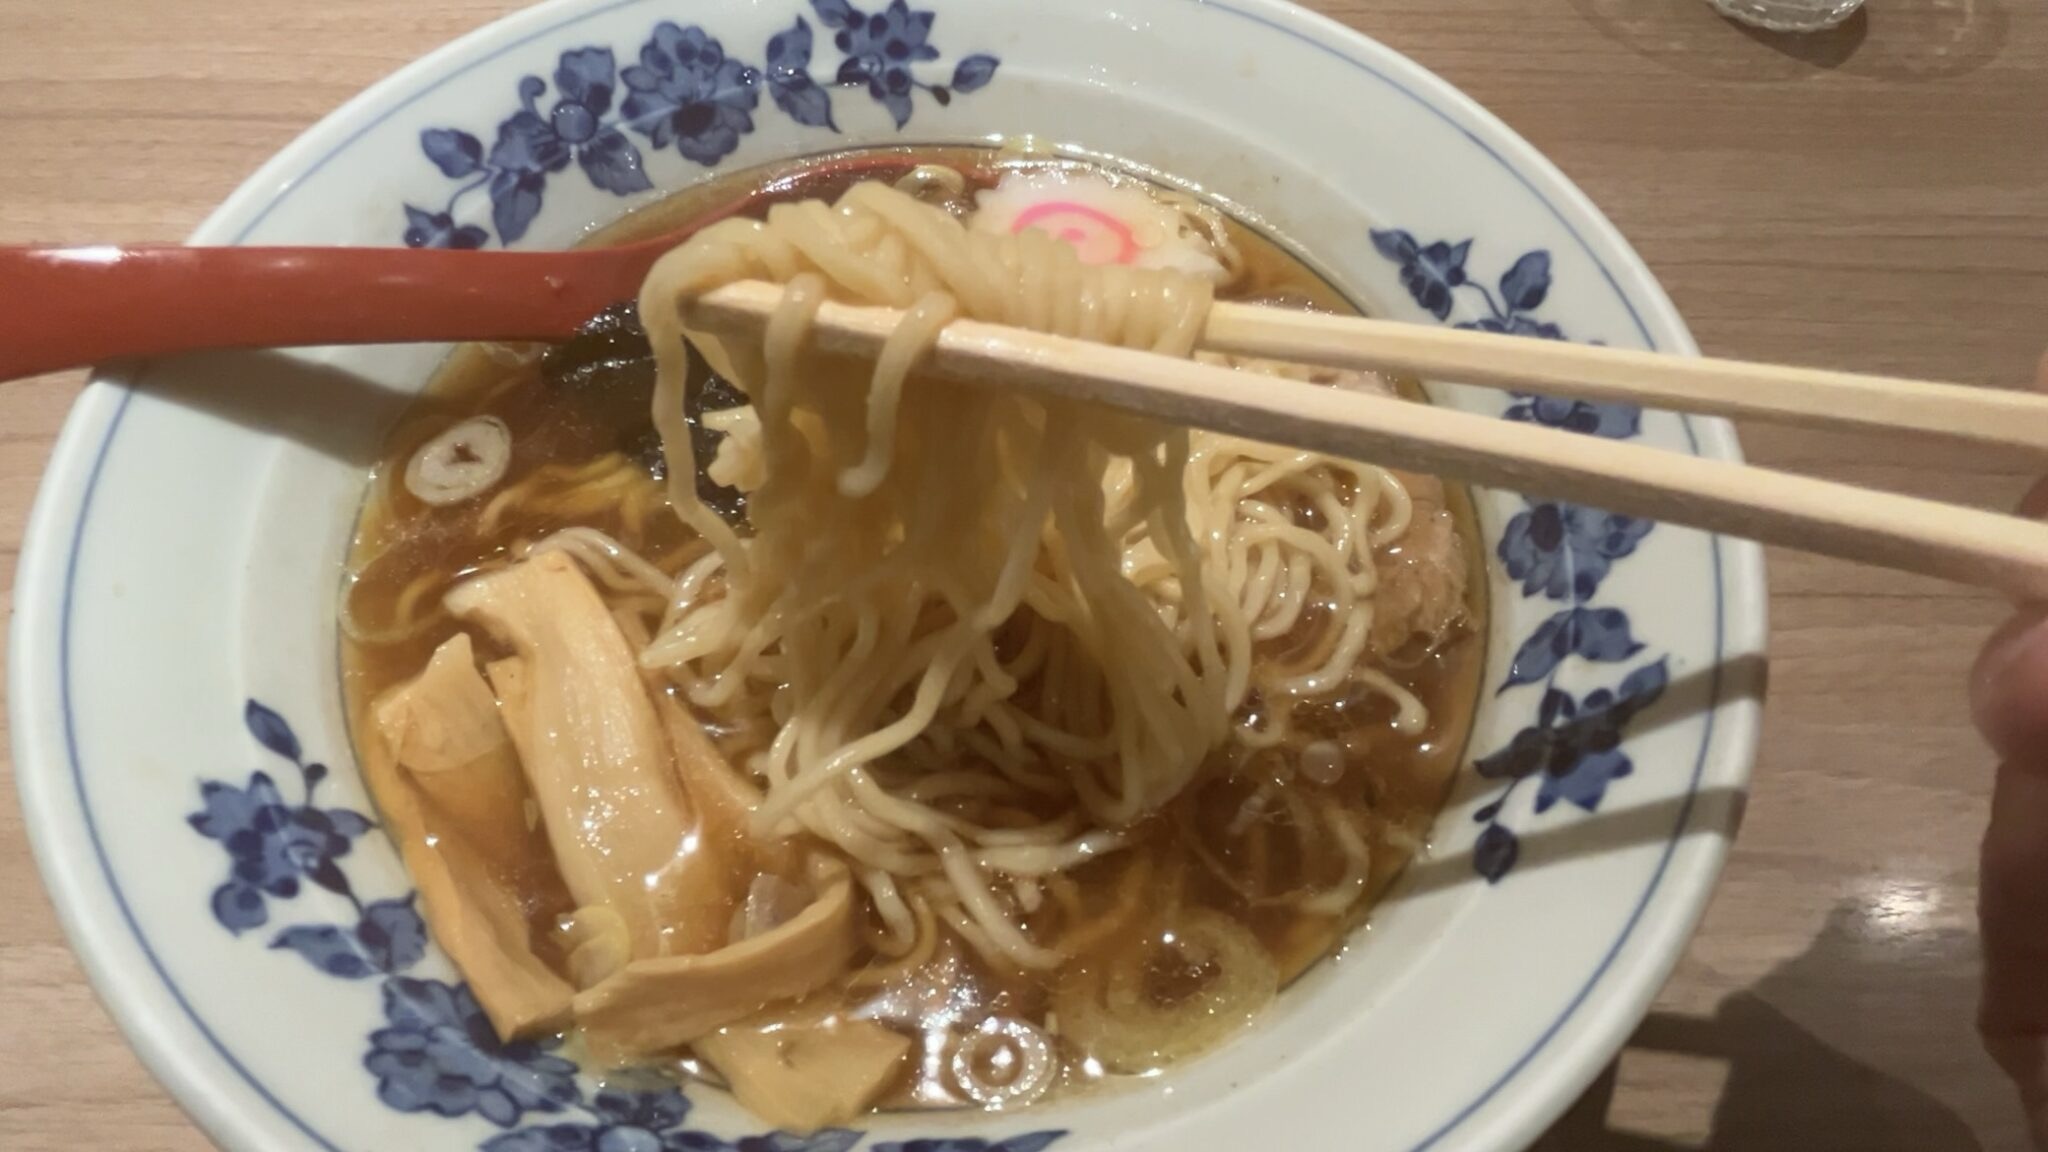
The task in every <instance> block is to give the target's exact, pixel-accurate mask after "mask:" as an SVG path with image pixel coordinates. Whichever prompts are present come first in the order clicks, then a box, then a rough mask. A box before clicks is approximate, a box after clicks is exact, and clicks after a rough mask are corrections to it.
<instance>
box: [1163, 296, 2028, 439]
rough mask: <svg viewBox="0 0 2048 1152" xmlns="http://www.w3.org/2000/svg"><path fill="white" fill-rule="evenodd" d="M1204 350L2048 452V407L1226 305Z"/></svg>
mask: <svg viewBox="0 0 2048 1152" xmlns="http://www.w3.org/2000/svg"><path fill="white" fill-rule="evenodd" d="M1200 343H1201V346H1202V347H1204V348H1208V349H1211V350H1213V351H1217V352H1234V353H1238V354H1240V355H1247V356H1264V357H1268V358H1270V359H1274V360H1291V361H1295V362H1298V363H1304V364H1324V365H1331V366H1335V367H1344V368H1374V369H1379V370H1382V371H1388V372H1400V373H1406V374H1409V375H1414V376H1423V377H1427V378H1429V379H1432V380H1446V381H1455V382H1457V383H1460V384H1485V385H1490V386H1493V387H1497V388H1514V389H1519V390H1522V391H1525V392H1540V393H1544V394H1546V395H1552V396H1570V397H1575V398H1578V399H1585V400H1621V401H1627V402H1630V403H1636V404H1643V405H1646V406H1649V407H1652V408H1671V409H1676V410H1678V411H1683V412H1703V413H1708V414H1711V415H1716V416H1742V417H1749V418H1752V419H1758V420H1771V421H1776V422H1780V423H1786V424H1795V425H1807V426H1816V427H1827V426H1834V427H1841V428H1852V429H1861V430H1866V431H1869V430H1899V431H1910V432H1913V433H1915V434H1916V435H1918V434H1926V435H1938V436H1947V437H1953V438H1956V439H1961V440H1967V441H1972V442H1975V443H1980V444H1999V445H2008V446H2014V447H2020V448H2030V449H2034V450H2037V451H2039V450H2043V449H2048V396H2043V395H2040V394H2038V393H2033V392H2006V391H2000V390H1997V389H1992V388H1975V387H1970V386H1967V385H1962V384H1937V383H1933V382H1931V381H1924V380H1907V379H1900V378H1896V377H1887V376H1859V375H1855V374H1853V373H1848V372H1830V371H1826V370H1823V369H1817V368H1793V367H1787V366H1783V365H1776V364H1750V363H1744V362H1741V361H1736V360H1705V359H1699V358H1695V357H1681V356H1666V355H1660V354H1658V353H1655V352H1642V351H1637V350H1634V349H1626V348H1603V347H1598V346H1593V345H1586V344H1568V343H1564V342H1562V341H1555V340H1530V339H1526V338H1524V337H1520V336H1508V335H1504V334H1500V333H1492V332H1472V331H1465V330H1461V329H1455V328H1434V327H1430V326H1428V325H1423V324H1403V323H1397V322H1394V321H1390V320H1361V319H1358V318H1356V317H1350V316H1330V315H1324V314H1319V313H1313V312H1296V311H1289V310H1287V309H1282V308H1262V307H1259V306H1257V305H1252V304H1227V303H1218V304H1216V305H1213V306H1212V307H1211V308H1210V310H1209V320H1208V323H1207V325H1206V326H1205V327H1204V328H1203V330H1202V336H1201V341H1200Z"/></svg>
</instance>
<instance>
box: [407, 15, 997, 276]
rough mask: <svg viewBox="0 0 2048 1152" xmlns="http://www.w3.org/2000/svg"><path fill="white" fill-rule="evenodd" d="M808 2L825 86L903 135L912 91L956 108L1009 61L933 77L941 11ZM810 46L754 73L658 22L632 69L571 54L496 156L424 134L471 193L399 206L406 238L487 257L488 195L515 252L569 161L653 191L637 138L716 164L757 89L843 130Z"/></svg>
mask: <svg viewBox="0 0 2048 1152" xmlns="http://www.w3.org/2000/svg"><path fill="white" fill-rule="evenodd" d="M810 6H811V12H812V14H813V15H815V16H816V17H817V18H818V22H819V23H821V24H823V25H824V26H825V28H826V29H827V30H828V31H830V33H831V36H832V45H833V47H834V48H835V49H837V51H838V52H839V54H840V61H839V65H838V68H837V69H836V70H835V71H834V73H833V75H832V79H831V81H830V84H831V85H832V86H835V87H839V88H842V89H853V88H865V89H866V90H867V93H868V96H869V97H870V98H871V99H872V100H874V101H875V103H877V104H879V105H881V106H882V107H883V108H884V109H886V110H887V111H888V113H889V116H890V119H892V120H893V121H894V122H895V124H896V127H898V128H902V127H903V126H904V125H906V124H908V123H909V122H910V118H911V115H912V113H913V112H914V111H915V95H916V93H918V92H923V93H925V94H926V95H928V96H929V97H931V99H932V100H933V101H934V102H936V103H938V104H939V105H941V106H944V105H947V104H950V103H952V101H953V97H954V96H956V95H960V94H964V93H969V92H975V91H978V90H980V89H982V88H985V87H987V86H988V83H989V82H990V81H991V80H993V79H994V78H995V74H996V68H997V67H998V66H999V65H1000V63H1001V61H999V60H998V59H997V58H996V57H994V56H992V55H989V54H987V53H975V54H973V55H969V56H965V57H962V58H961V59H960V60H959V61H958V62H956V63H955V64H954V65H953V69H952V73H951V76H950V78H949V79H946V80H942V81H933V80H929V79H925V78H923V77H921V76H920V74H919V66H920V65H928V64H930V63H931V62H933V61H935V60H938V59H939V50H938V48H937V47H936V46H935V45H933V44H932V43H931V42H930V39H931V31H932V25H933V23H934V22H935V20H936V16H935V14H934V13H932V12H928V11H923V10H920V9H915V8H912V7H910V5H909V4H908V3H906V0H889V4H888V6H887V7H885V8H883V9H881V10H879V11H876V12H863V11H861V10H860V9H858V8H855V7H854V6H853V5H852V4H850V3H848V2H847V0H810ZM814 46H815V36H814V33H813V32H812V29H811V24H810V22H809V21H808V20H806V19H804V18H803V17H802V16H798V17H797V18H796V21H795V23H793V24H792V25H790V26H789V27H788V28H786V29H783V30H782V31H780V32H777V33H775V34H774V35H773V36H770V37H769V38H768V43H767V44H766V45H765V46H764V49H763V52H762V56H761V59H762V61H763V63H762V64H760V65H754V64H749V63H747V62H746V61H744V60H742V59H740V58H739V57H737V56H733V55H729V54H728V53H727V51H726V47H725V45H724V44H723V43H722V42H721V41H720V40H719V39H718V37H716V36H714V35H712V34H711V33H710V32H707V31H705V30H704V29H703V28H702V27H700V26H698V25H695V24H691V25H688V26H682V25H678V24H675V23H673V22H670V21H664V22H662V23H661V24H658V25H656V26H655V28H654V31H653V33H652V34H651V35H650V36H649V37H648V39H647V41H646V42H645V43H643V44H642V45H640V48H639V51H638V53H637V54H636V56H635V57H634V60H635V61H636V62H635V63H629V64H627V65H626V66H625V67H624V68H621V67H620V66H619V62H618V58H617V56H616V55H614V53H613V52H612V50H611V49H610V48H606V47H598V46H593V47H585V48H576V49H573V50H571V51H567V52H564V53H562V54H561V57H560V61H559V63H558V65H557V67H556V68H555V73H554V77H553V81H554V84H553V95H552V97H551V96H550V94H549V84H548V81H546V80H543V79H541V78H540V77H539V76H527V77H524V78H522V79H521V80H520V81H519V86H518V95H519V108H518V110H517V111H515V112H513V113H512V114H511V115H510V116H509V117H507V118H506V119H504V120H503V121H500V122H499V124H498V134H497V138H496V140H495V141H494V142H493V143H492V144H491V146H490V147H489V148H488V149H487V148H485V146H484V142H483V140H482V138H481V137H479V136H477V135H475V134H473V133H471V132H468V131H464V130H462V129H459V128H429V129H427V130H426V131H424V132H422V133H421V134H420V148H421V150H422V151H423V152H425V153H426V157H427V159H428V160H430V161H432V162H433V165H434V167H436V168H438V169H440V171H441V174H442V175H443V176H446V177H448V178H449V179H451V180H460V181H463V183H462V184H461V185H459V186H458V187H456V188H455V190H454V191H452V192H450V193H449V195H448V199H447V201H446V202H445V203H443V204H442V205H441V206H440V207H439V208H431V207H429V208H422V207H418V206H416V205H412V204H407V205H405V206H404V208H405V229H404V232H403V239H404V241H405V243H406V244H407V245H408V246H410V247H414V248H481V247H483V246H484V245H485V244H487V243H489V242H490V240H491V233H490V231H489V230H487V229H485V228H483V227H481V226H479V225H476V224H465V223H458V222H457V215H458V212H457V209H458V208H459V206H460V205H461V203H462V201H464V200H465V199H467V198H469V196H470V195H471V194H472V193H475V192H479V191H481V192H483V193H484V194H485V195H487V196H488V197H489V198H490V203H491V225H492V227H493V228H495V229H496V230H497V239H498V243H500V244H505V245H509V244H514V243H517V242H518V241H519V240H520V238H522V237H524V236H525V235H526V231H527V229H528V228H529V227H531V226H532V224H533V221H534V218H535V217H537V216H539V215H540V210H541V207H542V205H543V203H544V198H545V194H546V191H547V185H548V181H549V179H551V178H552V177H554V176H556V175H558V174H559V173H562V172H564V171H567V170H568V168H569V167H570V165H572V164H573V165H575V166H576V168H577V169H578V170H579V171H581V172H582V173H583V176H584V178H585V179H586V180H588V181H589V182H590V184H591V186H592V187H594V188H598V189H600V190H602V191H605V192H610V193H613V194H615V195H619V196H630V195H633V194H635V193H639V192H646V191H649V190H651V189H652V188H653V187H654V184H653V181H652V180H650V179H649V178H648V175H647V169H646V161H645V158H644V157H643V155H642V154H641V151H640V145H639V144H638V143H635V141H634V137H636V136H637V137H639V138H641V139H642V140H644V141H645V142H646V144H647V146H648V147H650V148H652V149H654V150H655V151H656V152H661V151H666V150H667V149H670V148H673V149H675V151H676V152H677V154H679V155H681V156H682V157H683V158H685V159H687V160H690V161H692V162H694V163H697V164H700V165H703V166H704V167H706V168H715V167H717V166H718V165H719V164H720V163H722V162H723V161H724V160H725V158H726V157H727V156H730V155H731V154H732V153H733V151H734V150H735V149H737V148H738V147H739V145H740V139H741V137H744V136H746V135H747V134H748V133H750V132H752V131H753V130H754V114H755V113H756V112H757V111H759V109H760V103H761V93H762V90H763V89H766V91H767V93H768V98H769V100H770V101H771V102H772V103H773V104H774V105H775V107H776V108H777V109H779V110H780V111H781V112H782V114H783V115H785V116H788V117H789V118H790V119H791V120H793V121H795V122H796V123H798V124H802V125H805V126H806V127H811V128H822V129H825V130H826V131H829V132H835V133H836V132H838V131H839V125H838V123H837V122H836V121H835V120H834V119H833V116H832V94H831V92H830V90H829V88H828V87H827V85H825V84H821V83H819V82H818V81H817V80H816V79H815V78H813V77H812V75H811V64H812V53H813V48H814ZM622 87H623V89H624V92H623V93H621V91H620V90H621V88H622Z"/></svg>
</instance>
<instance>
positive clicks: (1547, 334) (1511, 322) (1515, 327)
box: [1458, 313, 1564, 340]
mask: <svg viewBox="0 0 2048 1152" xmlns="http://www.w3.org/2000/svg"><path fill="white" fill-rule="evenodd" d="M1458 327H1460V328H1463V329H1465V330H1467V331H1471V332H1493V333H1496V334H1499V335H1503V336H1529V337H1533V338H1535V339H1538V340H1562V339H1564V329H1562V328H1559V327H1558V326H1557V325H1555V324H1552V323H1550V322H1548V321H1546V320H1538V319H1536V318H1535V317H1533V316H1524V315H1521V314H1519V313H1516V314H1513V315H1508V316H1482V317H1480V318H1479V319H1477V320H1468V321H1466V322H1465V323H1463V324H1460V325H1458Z"/></svg>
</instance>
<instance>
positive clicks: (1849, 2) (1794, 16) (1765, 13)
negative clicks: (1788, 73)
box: [1707, 0, 1863, 32]
mask: <svg viewBox="0 0 2048 1152" xmlns="http://www.w3.org/2000/svg"><path fill="white" fill-rule="evenodd" d="M1707 3H1709V4H1712V5H1713V6H1714V7H1715V8H1716V9H1719V10H1720V12H1721V14H1722V15H1724V16H1729V17H1732V18H1734V19H1736V20H1740V21H1742V22H1743V23H1745V24H1754V25H1756V26H1757V27H1759V28H1768V29H1770V30H1771V31H1773V32H1818V31H1820V30H1821V29H1823V28H1832V27H1834V26H1835V25H1837V24H1840V23H1841V22H1842V21H1844V20H1847V19H1848V18H1849V17H1850V16H1852V15H1854V14H1855V12H1856V10H1857V9H1858V8H1861V7H1863V0H1707Z"/></svg>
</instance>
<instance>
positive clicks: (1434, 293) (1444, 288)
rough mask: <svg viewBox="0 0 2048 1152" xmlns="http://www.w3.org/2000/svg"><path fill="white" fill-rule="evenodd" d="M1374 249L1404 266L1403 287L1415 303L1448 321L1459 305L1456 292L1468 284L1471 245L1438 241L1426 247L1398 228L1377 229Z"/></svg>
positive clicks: (1374, 233) (1373, 237)
mask: <svg viewBox="0 0 2048 1152" xmlns="http://www.w3.org/2000/svg"><path fill="white" fill-rule="evenodd" d="M1372 246H1373V247H1374V248H1375V249H1377V250H1378V252H1379V254H1380V255H1382V256H1384V257H1386V258H1387V259H1389V260H1392V261H1394V262H1395V263H1396V264H1399V265H1400V266H1401V287H1403V288H1406V289H1407V290H1408V295H1409V296H1411V297H1413V298H1414V300H1415V303H1417V304H1418V305H1420V306H1421V307H1423V308H1424V309H1426V310H1427V311H1428V312H1429V314H1430V315H1432V316H1434V317H1436V318H1437V319H1439V320H1447V319H1449V318H1450V315H1451V308H1452V306H1453V305H1454V304H1456V302H1457V289H1458V288H1459V287H1460V286H1462V285H1463V284H1465V282H1466V279H1465V258H1466V257H1467V256H1468V255H1470V254H1471V252H1472V242H1471V241H1470V240H1467V241H1465V242H1463V243H1461V244H1446V243H1444V242H1443V241H1441V240H1439V241H1436V242H1435V243H1432V244H1423V243H1421V242H1420V241H1418V240H1416V239H1415V237H1414V236H1412V235H1410V234H1409V233H1408V232H1406V231H1403V230H1402V229H1399V228H1393V229H1388V230H1386V231H1381V230H1379V229H1374V230H1373V233H1372Z"/></svg>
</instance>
